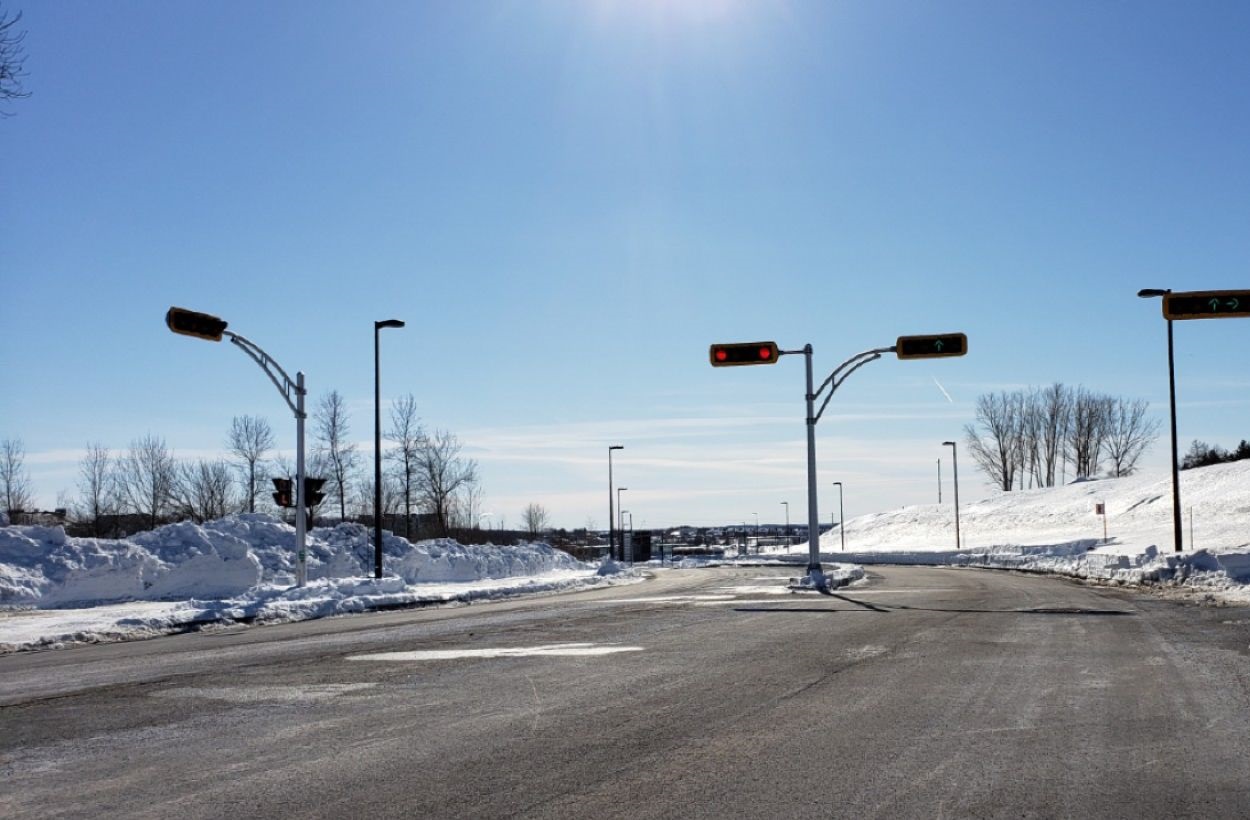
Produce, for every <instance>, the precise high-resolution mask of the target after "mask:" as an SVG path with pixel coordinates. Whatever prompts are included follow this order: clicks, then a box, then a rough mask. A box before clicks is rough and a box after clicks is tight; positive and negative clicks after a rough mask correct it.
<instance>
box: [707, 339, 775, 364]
mask: <svg viewBox="0 0 1250 820" xmlns="http://www.w3.org/2000/svg"><path fill="white" fill-rule="evenodd" d="M780 355H781V351H780V350H778V349H777V343H776V342H735V343H733V344H724V345H712V346H711V347H710V348H709V349H708V359H709V360H710V361H711V362H712V367H738V366H739V365H746V364H776V363H777V359H778V357H779V356H780Z"/></svg>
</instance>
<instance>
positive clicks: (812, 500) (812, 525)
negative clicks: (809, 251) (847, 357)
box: [787, 344, 825, 589]
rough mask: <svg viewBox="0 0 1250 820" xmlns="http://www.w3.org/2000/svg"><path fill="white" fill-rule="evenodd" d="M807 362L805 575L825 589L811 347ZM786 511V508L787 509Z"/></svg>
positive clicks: (805, 356)
mask: <svg viewBox="0 0 1250 820" xmlns="http://www.w3.org/2000/svg"><path fill="white" fill-rule="evenodd" d="M803 358H804V359H805V360H806V362H807V551H808V554H807V574H808V576H809V577H810V578H811V580H812V583H813V584H814V585H815V586H817V587H819V588H821V589H824V588H825V574H824V571H823V570H821V568H820V519H819V518H818V517H817V511H816V396H815V395H813V393H812V388H813V385H812V346H811V345H810V344H809V345H806V346H804V348H803ZM787 509H788V508H787Z"/></svg>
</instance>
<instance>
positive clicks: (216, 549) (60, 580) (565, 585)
mask: <svg viewBox="0 0 1250 820" xmlns="http://www.w3.org/2000/svg"><path fill="white" fill-rule="evenodd" d="M294 547H295V531H294V529H293V528H292V527H290V526H289V525H287V524H284V523H282V522H281V521H279V520H278V519H276V518H273V517H271V516H267V515H236V516H230V517H227V518H223V519H220V520H217V521H210V522H208V523H206V524H204V525H196V524H191V523H180V524H171V525H168V526H165V527H160V528H158V529H156V530H153V531H151V532H145V533H140V534H138V535H135V536H132V537H130V538H126V539H96V538H71V537H68V536H66V534H65V531H64V530H63V529H61V528H60V527H27V526H0V652H2V651H12V650H16V649H27V648H34V647H40V646H56V645H62V644H67V643H74V642H87V641H108V640H124V639H129V638H138V637H147V636H150V635H159V634H165V633H169V632H174V631H179V630H183V629H188V628H196V627H198V626H201V625H204V624H223V623H224V624H230V623H239V622H261V623H267V622H280V621H292V620H303V619H306V618H318V617H324V616H327V615H337V614H343V613H350V612H360V611H364V610H368V609H380V608H388V607H398V606H413V605H420V604H433V603H448V602H454V601H461V602H468V601H473V600H480V599H487V598H499V597H505V596H511V595H517V594H522V593H534V592H550V591H557V590H563V589H571V588H577V587H587V586H598V585H605V584H613V583H623V582H631V581H636V580H638V579H639V576H638V575H636V574H635V573H633V572H631V571H627V570H625V569H624V568H622V567H619V566H617V565H615V564H611V563H608V564H606V565H604V566H599V565H593V564H586V563H582V562H580V561H577V560H575V559H574V558H573V557H572V556H570V555H569V554H568V553H565V552H562V551H560V550H556V549H553V548H552V547H549V546H547V545H546V544H520V545H513V546H493V545H485V546H464V545H461V544H458V543H456V542H455V541H450V540H434V541H422V542H419V543H416V544H412V543H409V542H408V541H406V540H405V539H403V538H399V537H396V536H393V535H391V534H389V533H387V534H385V536H384V537H383V569H384V575H385V577H383V578H381V579H378V580H374V579H373V578H372V577H370V575H371V573H370V569H371V568H372V566H373V547H372V545H371V544H370V543H369V535H368V531H367V530H366V528H365V527H362V526H360V525H359V524H340V525H339V526H337V527H333V528H319V529H314V530H312V531H311V532H310V533H309V536H308V577H309V579H310V580H309V583H308V585H307V586H305V587H296V586H294V558H295V552H294Z"/></svg>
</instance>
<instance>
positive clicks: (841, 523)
mask: <svg viewBox="0 0 1250 820" xmlns="http://www.w3.org/2000/svg"><path fill="white" fill-rule="evenodd" d="M833 486H835V487H837V488H838V533H839V534H840V535H841V536H842V551H843V552H846V523H845V522H846V516H845V513H843V512H842V482H841V481H835V482H833Z"/></svg>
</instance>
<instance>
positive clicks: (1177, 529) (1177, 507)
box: [1137, 288, 1184, 552]
mask: <svg viewBox="0 0 1250 820" xmlns="http://www.w3.org/2000/svg"><path fill="white" fill-rule="evenodd" d="M1171 292H1172V290H1171V288H1167V289H1162V288H1145V289H1143V290H1139V291H1137V295H1138V296H1140V297H1141V298H1143V299H1150V298H1153V297H1155V296H1160V297H1162V296H1167V295H1168V294H1169V293H1171ZM1168 398H1169V401H1170V402H1171V409H1172V534H1173V539H1174V542H1175V547H1176V551H1177V552H1180V551H1181V549H1182V547H1183V546H1184V545H1183V543H1182V541H1181V484H1180V475H1179V470H1178V468H1177V464H1179V462H1180V455H1179V453H1178V452H1177V449H1176V356H1175V354H1174V352H1173V348H1172V320H1171V319H1168Z"/></svg>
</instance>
